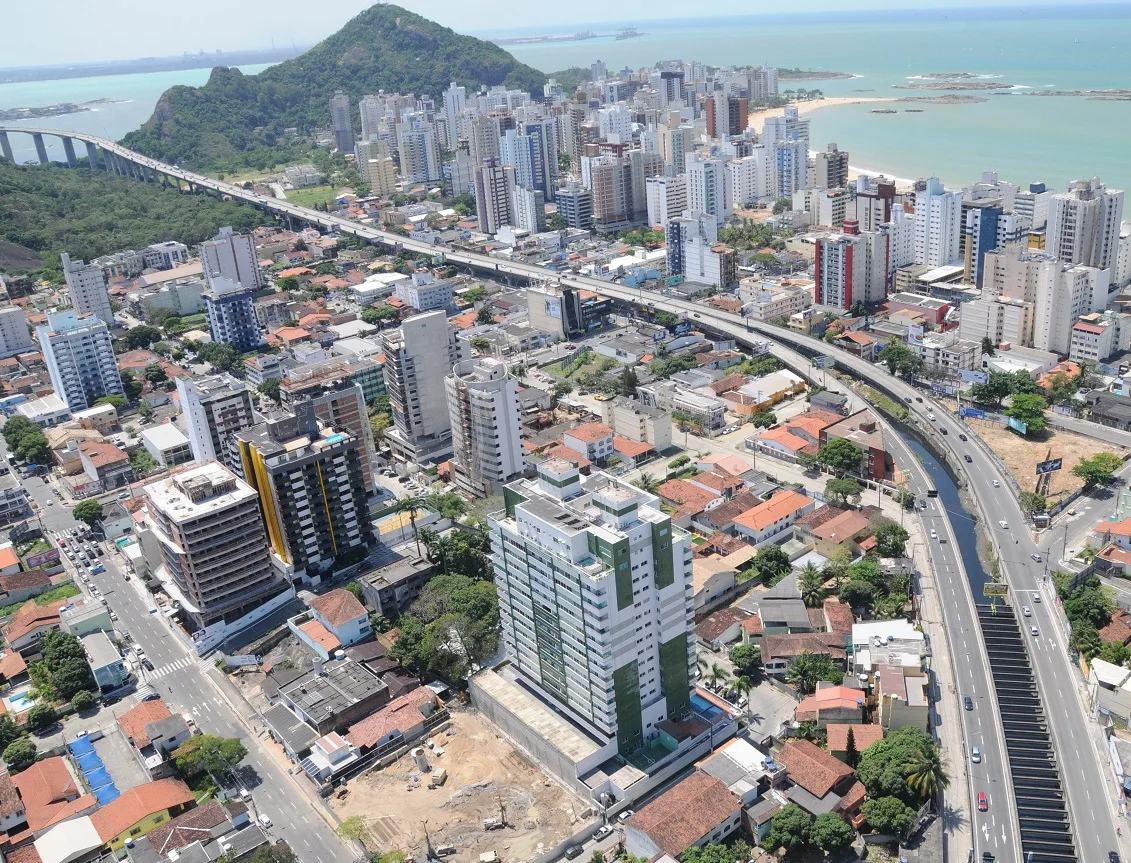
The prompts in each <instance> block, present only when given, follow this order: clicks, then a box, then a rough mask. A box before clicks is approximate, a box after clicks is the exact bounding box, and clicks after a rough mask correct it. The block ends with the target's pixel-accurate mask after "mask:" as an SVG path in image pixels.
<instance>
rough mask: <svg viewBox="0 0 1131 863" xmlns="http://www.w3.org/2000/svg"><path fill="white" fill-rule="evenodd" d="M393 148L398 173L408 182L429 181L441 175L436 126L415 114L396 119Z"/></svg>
mask: <svg viewBox="0 0 1131 863" xmlns="http://www.w3.org/2000/svg"><path fill="white" fill-rule="evenodd" d="M397 150H398V152H399V153H400V160H401V176H402V177H403V178H404V179H405V181H406V182H409V183H431V182H434V181H436V180H440V179H443V176H444V172H443V170H442V168H441V165H440V142H439V140H438V139H437V138H436V128H435V126H434V125H433V124H432V123H430V122H429V121H427V120H425V119H423V118H422V117H421V116H419V115H413V116H412V117H410V118H406V119H405V120H404V121H403V122H400V123H397Z"/></svg>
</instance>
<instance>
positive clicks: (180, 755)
mask: <svg viewBox="0 0 1131 863" xmlns="http://www.w3.org/2000/svg"><path fill="white" fill-rule="evenodd" d="M246 755H247V747H246V746H244V745H243V744H242V743H240V741H239V740H238V739H237V738H235V737H218V736H217V735H215V734H198V735H195V736H193V737H190V738H189V739H188V740H186V741H185V742H184V743H182V744H181V745H180V746H179V747H177V749H176V750H175V751H174V752H173V761H174V763H175V764H176V765H177V769H178V770H179V771H181V773H183V774H184V775H185V776H195V775H197V774H198V773H203V772H205V771H207V772H208V773H211V774H213V775H216V774H222V773H224V772H225V771H227V770H231V769H232V768H233V767H235V766H236V765H237V764H239V763H240V762H241V761H243V759H244V756H246Z"/></svg>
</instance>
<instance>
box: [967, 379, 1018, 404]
mask: <svg viewBox="0 0 1131 863" xmlns="http://www.w3.org/2000/svg"><path fill="white" fill-rule="evenodd" d="M1015 385H1016V381H1015V379H1014V377H1013V375H1010V374H1005V373H1003V372H990V374H989V377H988V378H987V380H986V382H985V383H984V384H974V385H973V386H972V387H970V398H971V399H973V400H974V402H975V404H979V405H990V406H994V407H997V406H1000V405H1001V403H1002V400H1004V399H1005V398H1006V397H1007V396H1009V395H1010V394H1011V393H1012V392H1013V388H1014V386H1015Z"/></svg>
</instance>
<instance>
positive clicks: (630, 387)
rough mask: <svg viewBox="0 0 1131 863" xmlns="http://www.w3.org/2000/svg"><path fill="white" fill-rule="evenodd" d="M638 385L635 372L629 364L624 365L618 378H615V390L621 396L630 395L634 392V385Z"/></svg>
mask: <svg viewBox="0 0 1131 863" xmlns="http://www.w3.org/2000/svg"><path fill="white" fill-rule="evenodd" d="M639 385H640V381H639V379H638V378H637V376H636V372H634V371H633V370H632V368H631V367H630V366H625V367H624V371H622V372H621V374H620V378H619V379H618V380H617V392H619V393H620V394H621V395H622V396H632V395H635V394H636V387H637V386H639Z"/></svg>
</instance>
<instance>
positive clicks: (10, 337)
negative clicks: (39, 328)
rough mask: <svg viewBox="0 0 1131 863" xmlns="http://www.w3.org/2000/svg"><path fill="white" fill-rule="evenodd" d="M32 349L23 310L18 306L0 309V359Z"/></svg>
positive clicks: (33, 344) (32, 345)
mask: <svg viewBox="0 0 1131 863" xmlns="http://www.w3.org/2000/svg"><path fill="white" fill-rule="evenodd" d="M34 349H35V342H33V341H32V338H31V332H30V331H29V330H28V328H27V318H26V317H25V316H24V310H23V309H21V308H20V307H19V306H8V307H6V308H2V309H0V357H13V356H15V355H16V354H22V353H24V352H25V351H30V350H34Z"/></svg>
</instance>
